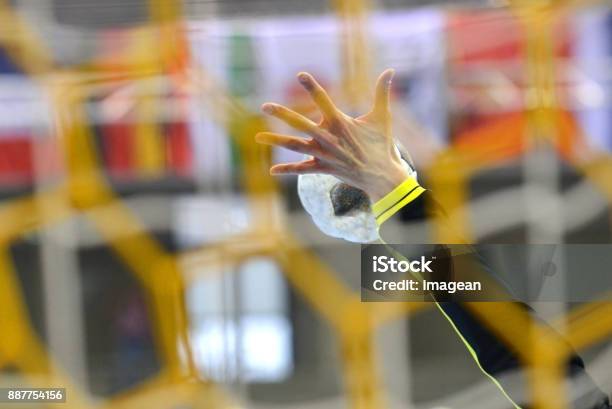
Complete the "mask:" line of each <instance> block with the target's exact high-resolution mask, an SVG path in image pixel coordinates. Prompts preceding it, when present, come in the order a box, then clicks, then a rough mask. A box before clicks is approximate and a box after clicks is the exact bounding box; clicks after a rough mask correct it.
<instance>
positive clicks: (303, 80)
mask: <svg viewBox="0 0 612 409" xmlns="http://www.w3.org/2000/svg"><path fill="white" fill-rule="evenodd" d="M308 79H309V78H308V74H306V73H305V72H300V73H299V74H298V81H300V82H301V83H302V84H306V83H308Z"/></svg>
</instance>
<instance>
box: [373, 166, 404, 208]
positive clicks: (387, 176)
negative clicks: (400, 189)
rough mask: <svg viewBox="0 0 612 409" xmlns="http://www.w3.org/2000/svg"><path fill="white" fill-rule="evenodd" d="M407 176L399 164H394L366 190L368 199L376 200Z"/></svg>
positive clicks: (374, 201)
mask: <svg viewBox="0 0 612 409" xmlns="http://www.w3.org/2000/svg"><path fill="white" fill-rule="evenodd" d="M409 177H410V174H409V173H408V171H407V170H406V169H405V168H404V167H403V166H402V165H401V164H399V165H398V166H394V167H393V168H391V169H389V170H388V171H387V172H385V173H384V174H383V175H381V176H380V178H379V179H378V180H376V181H374V182H373V183H372V186H371V188H370V189H368V191H367V193H368V196H369V197H370V200H371V201H372V203H376V202H378V201H379V200H380V199H382V198H383V197H385V196H386V195H387V194H389V193H390V192H391V191H392V190H393V189H395V188H396V187H397V186H399V185H400V184H402V183H403V182H404V181H405V180H406V179H408V178H409Z"/></svg>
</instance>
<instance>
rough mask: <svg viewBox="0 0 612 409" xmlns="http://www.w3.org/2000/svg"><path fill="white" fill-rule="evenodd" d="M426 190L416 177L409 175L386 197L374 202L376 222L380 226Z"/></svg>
mask: <svg viewBox="0 0 612 409" xmlns="http://www.w3.org/2000/svg"><path fill="white" fill-rule="evenodd" d="M424 191H425V189H424V188H422V187H421V186H420V185H419V182H417V180H416V179H415V178H412V177H409V178H408V179H406V180H405V181H403V182H402V183H400V184H399V185H398V186H397V187H396V188H395V189H393V190H392V191H391V192H389V193H388V194H387V195H386V196H385V197H383V198H382V199H380V200H379V201H378V202H376V203H374V205H373V206H372V210H373V211H374V216H375V217H376V223H377V224H378V225H379V226H380V225H382V224H383V223H384V222H386V221H387V219H389V218H390V217H391V216H393V215H394V214H395V213H397V212H398V211H399V210H400V209H401V208H402V207H404V206H406V205H407V204H408V203H410V202H412V201H413V200H414V199H416V198H417V197H419V196H421V193H423V192H424Z"/></svg>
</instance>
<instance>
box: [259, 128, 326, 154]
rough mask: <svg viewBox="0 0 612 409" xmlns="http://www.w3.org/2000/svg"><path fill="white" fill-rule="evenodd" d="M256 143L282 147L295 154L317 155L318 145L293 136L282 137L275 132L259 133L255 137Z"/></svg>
mask: <svg viewBox="0 0 612 409" xmlns="http://www.w3.org/2000/svg"><path fill="white" fill-rule="evenodd" d="M255 141H256V142H259V143H263V144H265V145H272V146H280V147H282V148H285V149H289V150H292V151H294V152H299V153H304V154H308V155H315V154H316V153H317V152H316V151H317V145H315V144H313V143H312V141H309V140H307V139H304V138H300V137H297V136H291V135H282V134H278V133H273V132H259V133H258V134H257V135H255Z"/></svg>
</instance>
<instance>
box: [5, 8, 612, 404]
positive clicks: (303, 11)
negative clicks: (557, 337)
mask: <svg viewBox="0 0 612 409" xmlns="http://www.w3.org/2000/svg"><path fill="white" fill-rule="evenodd" d="M611 57H612V12H611V9H610V3H609V2H605V1H588V0H584V1H580V0H574V1H572V0H565V1H561V0H558V1H552V0H551V1H544V0H529V1H527V0H526V1H504V0H473V1H460V0H456V1H443V0H410V1H396V0H372V1H365V0H354V1H351V0H333V1H327V0H310V1H308V2H304V1H293V0H286V1H281V0H183V1H178V0H176V1H173V0H170V1H162V0H10V1H8V0H2V1H0V198H1V201H2V202H1V203H0V239H1V240H0V244H1V245H2V247H1V249H0V386H39V387H43V386H50V387H51V386H52V387H66V388H68V401H67V403H66V404H64V406H65V407H74V408H79V409H81V408H90V407H108V408H147V409H149V408H160V409H161V408H167V409H170V408H172V409H179V408H181V409H190V408H278V409H284V408H309V409H310V408H312V409H315V408H316V409H319V408H320V409H332V408H431V409H434V408H437V409H443V408H488V409H491V408H500V409H501V408H507V407H509V405H508V403H507V402H506V401H505V399H504V397H503V396H502V395H501V394H500V392H499V391H498V390H497V388H496V387H495V385H493V384H492V383H491V382H490V381H489V380H488V379H486V378H485V377H484V376H482V374H481V373H480V371H479V370H478V368H477V366H476V365H475V364H474V362H473V361H472V360H471V358H470V357H469V354H468V353H466V350H465V347H464V346H463V344H462V343H461V342H460V341H459V339H458V338H457V337H456V335H455V334H454V333H453V331H452V329H451V328H450V327H449V326H448V324H447V322H446V321H445V320H444V319H443V318H442V317H441V316H440V314H439V313H438V312H437V311H436V310H435V309H434V308H432V306H431V305H429V304H419V303H406V304H402V303H361V302H360V296H359V288H360V278H359V271H360V266H359V261H360V259H359V251H360V247H359V245H356V244H352V243H347V242H343V241H341V240H336V239H333V238H330V237H326V236H325V235H323V234H322V233H320V232H319V231H318V230H317V229H316V227H315V226H314V224H313V223H312V221H311V219H310V217H309V216H308V215H307V214H306V213H305V212H304V210H303V209H302V207H301V205H300V202H299V199H298V197H297V194H296V179H295V178H294V177H285V178H271V177H270V176H269V175H268V168H269V166H270V164H271V163H277V162H281V161H282V162H284V161H291V160H296V159H299V158H298V157H297V155H295V154H292V153H291V152H288V151H283V150H275V149H274V150H271V149H269V147H263V146H258V145H256V144H255V143H254V141H253V136H254V134H255V133H256V132H258V131H260V130H267V129H274V130H276V131H279V132H285V133H287V132H290V130H289V129H287V128H285V127H283V126H282V125H281V124H280V123H279V122H273V121H270V120H269V119H267V118H264V117H263V116H262V115H261V114H260V112H259V106H260V104H261V103H263V102H265V101H275V102H279V103H283V104H286V105H288V106H290V107H292V108H293V109H295V110H297V111H299V112H301V113H303V114H305V115H308V116H311V117H312V118H316V117H317V112H316V109H315V107H314V106H313V104H312V102H311V101H310V100H309V98H308V95H307V94H306V93H305V92H304V91H303V89H302V88H301V87H300V86H299V84H298V83H297V81H296V80H295V74H296V73H297V72H299V71H309V72H311V73H313V74H314V75H315V76H316V77H317V78H318V79H319V81H320V82H321V83H322V84H323V85H324V86H325V87H326V88H327V89H328V90H329V92H330V94H331V95H332V97H333V98H334V99H335V100H336V101H338V105H339V106H340V107H341V108H342V109H344V110H345V111H346V112H348V113H352V114H358V113H362V112H364V111H365V110H366V109H367V108H368V104H369V101H371V96H372V87H373V84H374V81H375V78H376V76H377V75H378V73H380V72H381V71H382V70H383V69H385V68H387V67H393V68H395V69H396V72H397V74H396V78H395V80H394V84H393V87H394V88H393V111H394V132H395V135H396V137H397V139H398V141H399V143H401V144H402V145H404V147H406V148H407V150H408V151H409V152H410V153H411V155H412V158H413V160H414V162H415V165H416V167H417V169H418V171H419V176H420V178H421V181H422V183H423V184H424V185H425V186H431V187H432V189H437V190H436V191H437V193H438V194H439V200H440V201H441V202H442V203H444V204H445V206H447V210H448V211H449V213H450V214H451V216H452V218H451V219H452V220H453V224H455V225H456V226H455V227H457V228H458V229H459V230H460V231H462V232H463V233H464V234H465V236H466V237H468V238H469V239H470V240H471V241H472V242H474V243H568V244H576V243H580V244H597V245H599V246H605V245H606V244H609V243H610V241H611V238H612V236H611V220H610V203H611V202H612V158H611V157H610V152H611V150H612V88H611V86H612V77H611V74H610V73H611V72H612V71H611V68H612V66H611V63H612V59H611ZM440 240H441V241H444V240H443V238H441V239H440ZM603 249H604V252H607V250H605V247H604V248H603ZM554 257H556V259H555V264H556V273H557V275H558V276H559V277H563V274H562V270H563V266H564V263H567V262H568V261H567V260H564V259H563V252H562V251H558V252H557V253H555V256H554ZM496 260H497V261H496V263H497V266H498V268H505V269H507V270H512V269H523V270H525V269H529V268H532V267H533V263H532V262H530V260H525V259H520V258H516V257H511V256H510V257H509V256H508V255H503V254H502V255H498V257H497V259H496ZM547 260H548V259H547ZM581 262H582V263H583V264H581V265H582V266H583V267H584V268H585V269H588V268H589V263H591V265H593V266H595V265H597V264H598V262H599V263H601V261H600V260H598V259H597V257H586V259H584V260H581ZM530 263H531V264H530ZM540 267H541V264H537V266H536V267H533V268H540ZM538 271H539V270H538ZM555 283H556V284H554V285H558V286H561V287H563V286H567V287H572V286H574V285H579V282H572V281H571V280H563V279H561V280H558V281H555ZM538 285H541V283H540V284H538ZM563 288H564V287H563ZM557 290H558V288H557ZM600 298H605V295H602V294H593V297H592V299H593V300H595V301H597V300H599V301H598V302H585V300H580V301H581V302H563V301H560V300H556V302H540V303H538V302H533V303H532V306H533V307H534V308H535V309H536V310H537V311H538V312H539V313H540V315H541V316H543V317H545V318H546V319H548V320H549V321H550V322H551V323H552V325H553V326H554V328H555V329H557V330H558V331H560V332H561V333H563V334H565V335H566V337H567V339H568V340H569V341H570V343H572V345H573V346H574V347H576V348H577V349H578V350H579V351H580V353H581V354H582V355H583V356H584V357H585V359H586V361H587V364H588V367H589V370H590V373H591V375H592V376H593V378H594V379H595V381H596V382H597V383H598V384H599V385H600V386H601V388H602V389H603V390H604V391H606V392H607V393H610V392H611V391H612V370H611V369H610V368H612V341H611V340H612V337H611V335H612V322H611V321H610V320H611V318H610V317H612V308H611V304H610V303H608V302H605V301H600ZM0 405H2V404H0ZM26 406H27V405H24V404H22V406H20V407H26ZM31 407H45V406H43V405H42V404H41V405H39V406H34V405H33V404H32V406H31ZM550 407H555V408H556V407H559V406H550Z"/></svg>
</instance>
